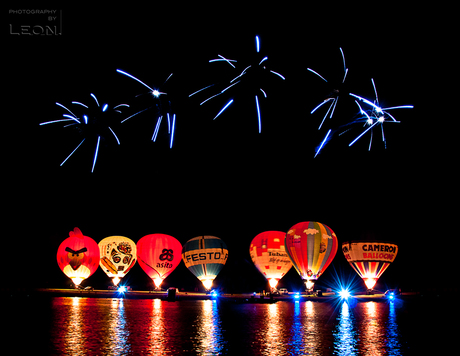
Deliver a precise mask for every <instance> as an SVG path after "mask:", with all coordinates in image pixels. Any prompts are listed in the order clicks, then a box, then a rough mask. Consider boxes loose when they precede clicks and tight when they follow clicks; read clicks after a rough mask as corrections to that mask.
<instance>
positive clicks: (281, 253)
mask: <svg viewBox="0 0 460 356" xmlns="http://www.w3.org/2000/svg"><path fill="white" fill-rule="evenodd" d="M285 236H286V234H285V233H284V232H281V231H265V232H262V233H260V234H258V235H257V236H256V237H254V239H253V240H252V242H251V245H250V246H249V255H250V256H251V259H252V262H253V263H254V265H255V266H256V267H257V269H258V270H259V271H260V272H261V273H262V274H263V275H264V276H265V278H267V279H268V281H269V283H270V287H271V288H276V285H277V284H278V281H279V280H280V279H281V278H282V277H283V276H284V275H285V274H286V273H287V272H288V271H289V270H290V269H291V267H292V263H291V260H290V259H289V256H288V254H287V253H286V249H285V247H284V238H285Z"/></svg>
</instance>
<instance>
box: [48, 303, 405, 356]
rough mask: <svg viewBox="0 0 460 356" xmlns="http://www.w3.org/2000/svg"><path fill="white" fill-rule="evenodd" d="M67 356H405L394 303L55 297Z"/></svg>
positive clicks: (57, 348)
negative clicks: (191, 355) (237, 301)
mask: <svg viewBox="0 0 460 356" xmlns="http://www.w3.org/2000/svg"><path fill="white" fill-rule="evenodd" d="M51 309H52V310H51V312H52V315H53V317H52V318H53V320H52V324H51V325H52V326H51V330H50V333H51V335H50V337H51V340H53V350H52V351H53V352H54V353H57V354H62V355H88V354H94V355H108V354H111V355H139V354H148V355H175V354H194V355H222V354H237V355H239V356H240V355H314V354H334V355H358V354H366V355H400V354H402V351H401V341H400V332H399V328H398V323H397V318H396V316H397V315H396V314H397V310H396V309H395V306H394V305H393V303H390V304H388V303H380V302H379V303H376V302H364V303H357V304H356V306H354V307H353V308H352V307H350V306H349V305H348V304H347V303H343V304H333V303H320V302H312V301H307V302H298V301H297V302H277V303H274V304H234V303H230V302H222V301H216V300H201V301H177V302H167V301H162V300H160V299H153V300H129V299H127V300H123V299H97V298H53V301H52V303H51Z"/></svg>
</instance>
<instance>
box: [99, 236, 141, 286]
mask: <svg viewBox="0 0 460 356" xmlns="http://www.w3.org/2000/svg"><path fill="white" fill-rule="evenodd" d="M99 250H100V253H101V261H100V266H101V268H102V270H103V271H104V272H105V274H107V276H109V277H110V278H113V284H114V285H117V284H118V283H119V282H120V279H121V278H123V277H124V276H125V275H126V274H127V273H128V272H129V271H130V269H131V268H132V267H133V266H134V264H135V263H136V259H137V254H136V251H137V249H136V243H135V242H134V241H133V240H131V239H128V238H127V237H124V236H110V237H106V238H105V239H102V240H101V241H100V242H99Z"/></svg>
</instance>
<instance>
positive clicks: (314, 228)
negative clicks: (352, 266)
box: [285, 221, 338, 290]
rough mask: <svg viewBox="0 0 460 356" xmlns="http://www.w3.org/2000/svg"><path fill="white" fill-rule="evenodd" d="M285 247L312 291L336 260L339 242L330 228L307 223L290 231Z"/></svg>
mask: <svg viewBox="0 0 460 356" xmlns="http://www.w3.org/2000/svg"><path fill="white" fill-rule="evenodd" d="M285 246H286V252H287V253H288V255H289V258H290V259H291V262H292V264H293V266H294V268H295V269H296V270H297V272H298V273H299V275H300V277H302V279H303V280H304V281H305V284H306V286H307V289H308V290H311V289H312V288H313V285H314V282H315V281H316V280H317V279H318V278H319V276H321V274H322V273H323V272H324V271H325V270H326V268H327V267H328V266H329V265H330V264H331V262H332V260H333V259H334V257H335V254H336V253H337V247H338V241H337V236H336V235H335V233H334V231H332V229H331V228H329V227H328V226H326V225H324V224H321V223H318V222H314V221H305V222H300V223H298V224H296V225H294V226H293V227H291V228H290V229H289V231H288V233H287V234H286V240H285Z"/></svg>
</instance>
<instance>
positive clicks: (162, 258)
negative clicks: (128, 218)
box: [137, 234, 182, 287]
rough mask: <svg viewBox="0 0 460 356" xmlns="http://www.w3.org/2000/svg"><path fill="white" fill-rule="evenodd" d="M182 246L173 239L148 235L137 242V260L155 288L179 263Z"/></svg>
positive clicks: (162, 235)
mask: <svg viewBox="0 0 460 356" xmlns="http://www.w3.org/2000/svg"><path fill="white" fill-rule="evenodd" d="M181 251H182V245H181V243H180V242H179V241H177V240H176V239H175V238H174V237H172V236H169V235H165V234H150V235H146V236H144V237H142V238H141V239H140V240H139V241H138V242H137V259H138V262H139V265H140V266H141V268H142V269H143V270H144V272H145V273H147V275H148V276H149V277H150V278H151V279H152V280H153V281H154V282H155V285H156V286H157V287H159V286H160V284H161V282H162V281H163V280H164V279H165V278H166V277H168V276H169V275H170V274H171V272H172V271H174V269H175V268H176V267H177V266H178V265H179V263H180V261H181Z"/></svg>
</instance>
